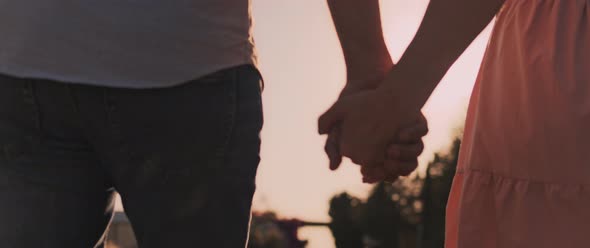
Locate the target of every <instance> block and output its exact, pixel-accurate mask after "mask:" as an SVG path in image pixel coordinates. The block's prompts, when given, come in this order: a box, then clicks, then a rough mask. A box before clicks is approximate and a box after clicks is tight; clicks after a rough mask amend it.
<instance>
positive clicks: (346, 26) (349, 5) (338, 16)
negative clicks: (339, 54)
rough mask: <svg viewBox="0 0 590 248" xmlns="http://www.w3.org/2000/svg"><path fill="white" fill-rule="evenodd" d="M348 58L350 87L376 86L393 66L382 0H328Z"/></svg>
mask: <svg viewBox="0 0 590 248" xmlns="http://www.w3.org/2000/svg"><path fill="white" fill-rule="evenodd" d="M328 7H329V8H330V13H331V14H332V20H333V21H334V26H335V27H336V32H337V34H338V38H339V40H340V44H341V46H342V51H343V54H344V60H345V62H346V72H347V88H348V87H350V88H361V89H366V88H376V87H377V86H378V84H380V83H381V81H382V79H383V78H384V77H385V75H387V74H388V73H389V71H390V70H391V68H392V67H393V62H392V60H391V57H390V55H389V52H388V50H387V46H386V45H385V41H384V39H383V31H382V28H381V14H380V11H379V0H328Z"/></svg>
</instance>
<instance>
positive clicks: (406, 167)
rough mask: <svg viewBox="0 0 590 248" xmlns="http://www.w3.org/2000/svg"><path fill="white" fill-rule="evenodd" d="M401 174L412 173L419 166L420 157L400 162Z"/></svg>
mask: <svg viewBox="0 0 590 248" xmlns="http://www.w3.org/2000/svg"><path fill="white" fill-rule="evenodd" d="M399 165H400V166H399V171H398V172H399V175H400V176H404V177H405V176H408V175H410V174H412V172H414V171H415V170H416V168H418V159H414V160H412V161H407V162H401V163H400V164H399Z"/></svg>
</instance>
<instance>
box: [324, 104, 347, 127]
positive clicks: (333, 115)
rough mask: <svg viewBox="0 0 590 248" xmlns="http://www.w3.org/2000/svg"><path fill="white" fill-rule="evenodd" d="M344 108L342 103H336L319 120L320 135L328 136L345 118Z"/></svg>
mask: <svg viewBox="0 0 590 248" xmlns="http://www.w3.org/2000/svg"><path fill="white" fill-rule="evenodd" d="M344 113H345V112H344V108H343V107H342V104H341V102H340V101H338V102H336V103H335V104H334V105H332V107H330V109H328V111H326V112H325V113H324V114H323V115H322V116H320V118H319V120H318V131H319V133H320V134H327V133H329V132H330V130H331V129H332V128H333V127H334V125H336V124H337V123H338V122H340V121H342V118H343V117H344Z"/></svg>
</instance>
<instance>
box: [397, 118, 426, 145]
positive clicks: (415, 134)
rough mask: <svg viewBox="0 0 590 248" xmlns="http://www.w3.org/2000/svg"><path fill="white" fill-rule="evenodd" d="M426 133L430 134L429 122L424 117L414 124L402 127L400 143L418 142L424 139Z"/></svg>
mask: <svg viewBox="0 0 590 248" xmlns="http://www.w3.org/2000/svg"><path fill="white" fill-rule="evenodd" d="M426 134H428V123H427V122H426V119H423V121H418V122H416V123H415V124H414V125H412V126H409V127H406V128H402V129H401V130H400V132H399V135H398V137H397V138H398V141H399V142H400V143H416V141H418V140H422V137H424V136H426Z"/></svg>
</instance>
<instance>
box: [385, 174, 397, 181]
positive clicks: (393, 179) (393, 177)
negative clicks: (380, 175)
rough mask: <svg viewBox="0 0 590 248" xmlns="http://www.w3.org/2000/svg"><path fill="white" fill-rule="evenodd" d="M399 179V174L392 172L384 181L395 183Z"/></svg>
mask: <svg viewBox="0 0 590 248" xmlns="http://www.w3.org/2000/svg"><path fill="white" fill-rule="evenodd" d="M398 179H399V175H397V174H390V175H387V176H386V177H385V179H383V181H385V182H387V183H395V181H397V180H398Z"/></svg>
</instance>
